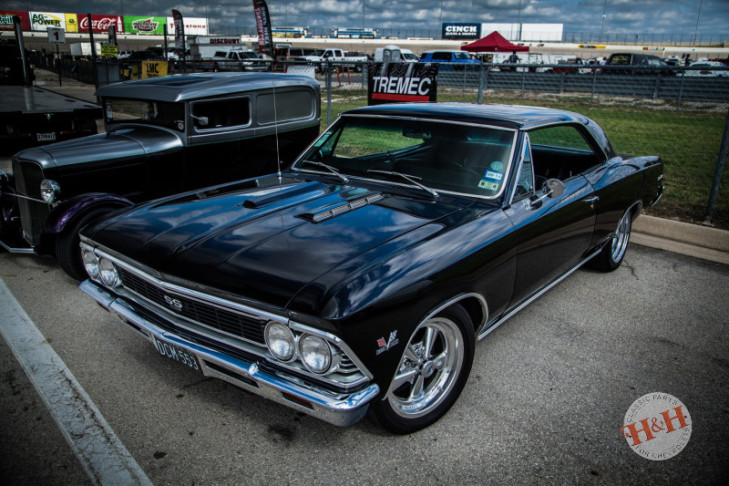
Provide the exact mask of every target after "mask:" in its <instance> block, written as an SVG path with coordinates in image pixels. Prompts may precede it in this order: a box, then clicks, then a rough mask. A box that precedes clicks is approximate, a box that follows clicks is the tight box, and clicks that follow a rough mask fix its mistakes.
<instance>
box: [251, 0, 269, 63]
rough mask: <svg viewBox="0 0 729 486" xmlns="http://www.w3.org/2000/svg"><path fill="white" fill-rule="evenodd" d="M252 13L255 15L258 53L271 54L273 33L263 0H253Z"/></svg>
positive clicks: (266, 6)
mask: <svg viewBox="0 0 729 486" xmlns="http://www.w3.org/2000/svg"><path fill="white" fill-rule="evenodd" d="M253 13H254V15H255V16H256V29H257V30H258V53H259V54H263V53H266V54H268V55H271V56H273V34H272V33H271V17H270V16H269V15H268V5H266V1H265V0H253Z"/></svg>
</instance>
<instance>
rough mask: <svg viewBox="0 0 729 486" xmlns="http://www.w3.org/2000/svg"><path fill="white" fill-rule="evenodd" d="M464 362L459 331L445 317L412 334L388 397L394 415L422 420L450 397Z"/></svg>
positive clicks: (435, 319)
mask: <svg viewBox="0 0 729 486" xmlns="http://www.w3.org/2000/svg"><path fill="white" fill-rule="evenodd" d="M463 362H464V341H463V334H462V333H461V329H460V327H459V326H458V324H456V323H455V322H454V321H452V320H451V319H448V318H446V317H443V316H440V317H434V318H432V319H429V320H427V321H425V322H424V323H423V324H421V325H420V326H419V327H418V329H416V331H415V332H414V333H413V335H412V337H411V338H410V341H409V342H408V345H407V347H406V348H405V352H404V353H403V356H402V358H401V360H400V365H399V366H398V370H397V373H396V374H395V377H394V378H393V380H392V384H391V385H390V389H389V391H388V393H387V400H388V402H389V404H390V406H391V407H392V410H393V412H395V413H396V414H397V415H399V416H400V417H403V418H418V417H422V416H424V415H426V414H428V413H429V412H431V411H432V410H433V409H435V408H436V407H438V405H440V404H441V403H442V402H443V401H444V399H445V398H446V397H448V395H449V394H450V393H451V391H452V389H453V386H454V384H455V382H456V380H457V378H458V376H459V375H460V372H461V368H462V367H463Z"/></svg>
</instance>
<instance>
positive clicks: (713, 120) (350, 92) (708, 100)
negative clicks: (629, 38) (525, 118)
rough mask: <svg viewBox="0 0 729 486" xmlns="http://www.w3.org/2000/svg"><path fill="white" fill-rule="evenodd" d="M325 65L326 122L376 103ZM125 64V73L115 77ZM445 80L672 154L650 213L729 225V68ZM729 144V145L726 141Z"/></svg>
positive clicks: (493, 68)
mask: <svg viewBox="0 0 729 486" xmlns="http://www.w3.org/2000/svg"><path fill="white" fill-rule="evenodd" d="M301 65H302V64H301V63H298V62H287V63H276V64H273V63H272V65H271V66H270V68H269V71H278V72H287V71H289V70H292V69H294V68H295V67H296V68H298V67H300V66H301ZM198 68H200V66H195V64H194V63H188V64H186V65H185V66H184V67H183V66H182V65H172V64H171V65H170V68H169V72H170V73H171V74H172V73H178V72H183V71H185V72H189V71H192V70H195V69H198ZM63 70H64V71H65V72H68V73H69V74H71V75H73V74H74V72H75V73H76V76H77V77H80V76H89V73H90V72H93V69H89V68H88V67H86V66H84V65H83V64H78V65H75V66H72V67H71V68H69V67H68V66H65V67H63ZM312 71H313V70H312ZM322 71H323V72H321V73H316V74H315V76H316V77H317V79H318V80H319V81H320V83H321V85H322V128H324V127H325V126H326V125H328V124H329V123H331V122H332V121H333V120H334V119H335V118H336V117H337V116H338V115H339V114H340V113H342V112H343V111H346V110H349V109H352V108H356V107H360V106H365V105H367V72H368V65H367V64H361V65H357V66H349V67H347V68H342V67H338V66H336V65H330V66H328V69H323V70H322ZM360 71H361V72H360ZM96 72H97V73H103V74H102V77H104V76H105V77H106V79H107V81H108V82H113V81H116V80H122V79H126V78H128V77H134V76H135V73H142V72H143V70H142V69H140V68H139V67H138V66H137V67H135V66H134V65H133V64H131V63H118V65H117V64H112V65H111V67H110V66H109V65H104V64H103V63H100V67H97V70H96ZM116 72H119V73H121V74H120V76H118V77H117V78H116V79H114V77H115V74H114V73H116ZM109 73H112V75H110V74H109ZM312 75H314V73H313V72H312ZM88 81H92V82H96V80H93V79H89V80H88ZM437 82H438V101H439V102H444V101H452V102H466V103H506V104H520V105H534V106H545V107H551V108H558V109H566V110H570V111H574V112H577V113H581V114H583V115H586V116H588V117H590V118H592V119H593V120H595V121H596V122H597V123H598V124H599V125H600V126H601V127H602V128H603V129H604V130H605V132H606V133H607V135H608V137H609V138H610V141H611V142H612V144H613V146H614V147H615V149H616V151H617V152H618V153H621V154H629V155H660V156H661V158H662V159H663V161H664V163H665V177H664V181H665V185H666V192H665V196H664V198H663V200H662V201H661V203H660V204H658V205H657V206H656V207H655V208H651V209H650V210H649V212H650V214H653V215H656V216H661V217H668V218H673V219H678V220H683V221H690V222H694V223H703V222H710V223H711V224H713V225H714V226H716V227H719V228H724V229H729V188H727V187H726V184H725V185H724V186H721V184H720V177H719V175H720V174H719V175H718V174H717V173H718V172H719V171H717V169H720V168H721V166H722V164H723V156H724V155H725V154H724V155H722V154H721V153H720V152H721V151H722V139H723V137H726V135H725V132H726V131H727V130H728V128H727V123H728V122H729V118H728V113H729V68H727V67H725V66H710V67H709V68H707V67H706V66H704V67H697V65H694V66H690V67H683V66H682V67H661V68H660V69H650V68H645V69H641V68H634V69H631V70H630V71H626V69H625V68H611V67H609V66H601V65H599V64H596V65H587V64H584V65H567V64H558V65H545V64H533V65H527V64H518V65H513V64H512V65H508V64H487V63H483V64H480V65H477V66H475V67H474V68H469V69H464V68H463V65H461V66H458V65H447V64H441V65H440V71H439V74H438V79H437ZM723 148H724V151H726V144H725V145H724V147H723ZM710 195H711V196H712V197H713V198H714V199H713V200H711V201H710ZM707 212H708V214H707Z"/></svg>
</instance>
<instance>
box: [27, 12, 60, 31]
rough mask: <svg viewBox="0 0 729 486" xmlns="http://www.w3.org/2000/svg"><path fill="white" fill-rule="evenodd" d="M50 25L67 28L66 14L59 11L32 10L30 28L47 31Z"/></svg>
mask: <svg viewBox="0 0 729 486" xmlns="http://www.w3.org/2000/svg"><path fill="white" fill-rule="evenodd" d="M48 27H58V28H60V29H63V30H66V14H64V13H58V12H30V30H40V31H43V32H46V29H48Z"/></svg>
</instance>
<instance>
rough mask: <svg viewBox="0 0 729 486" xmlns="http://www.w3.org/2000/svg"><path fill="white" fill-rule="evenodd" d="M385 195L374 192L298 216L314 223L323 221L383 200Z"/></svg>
mask: <svg viewBox="0 0 729 486" xmlns="http://www.w3.org/2000/svg"><path fill="white" fill-rule="evenodd" d="M383 197H384V196H383V195H382V194H372V195H370V196H367V197H361V198H358V199H354V200H352V201H347V202H345V203H344V204H340V205H338V206H334V207H329V208H326V209H322V210H321V211H316V212H313V213H304V214H299V215H298V216H297V217H298V218H301V219H304V220H306V221H309V222H311V223H314V224H316V223H321V222H323V221H326V220H329V219H332V218H336V217H337V216H341V215H342V214H346V213H349V212H351V211H354V210H356V209H359V208H363V207H365V206H369V205H370V204H374V203H376V202H377V201H380V200H382V199H383Z"/></svg>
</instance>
